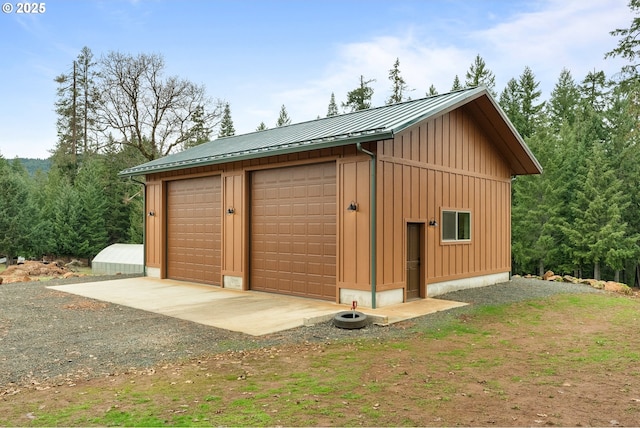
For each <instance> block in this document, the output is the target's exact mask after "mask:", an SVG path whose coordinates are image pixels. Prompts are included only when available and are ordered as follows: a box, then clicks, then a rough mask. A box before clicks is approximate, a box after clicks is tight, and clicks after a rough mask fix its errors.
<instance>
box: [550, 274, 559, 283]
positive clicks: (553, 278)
mask: <svg viewBox="0 0 640 428" xmlns="http://www.w3.org/2000/svg"><path fill="white" fill-rule="evenodd" d="M547 281H555V282H562V277H561V276H560V275H551V276H550V277H549V278H547Z"/></svg>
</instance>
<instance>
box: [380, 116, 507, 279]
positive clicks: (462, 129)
mask: <svg viewBox="0 0 640 428" xmlns="http://www.w3.org/2000/svg"><path fill="white" fill-rule="evenodd" d="M510 179H511V171H510V168H509V166H508V164H507V163H506V161H505V160H504V159H503V158H502V157H501V156H500V154H499V152H498V151H497V150H496V149H495V146H494V145H493V143H492V141H490V140H489V138H488V136H487V133H486V132H485V131H484V130H483V129H482V128H481V127H479V126H478V125H477V123H476V121H475V119H474V118H473V116H471V115H470V114H468V113H467V112H465V111H464V110H462V109H458V110H455V111H452V112H450V113H447V114H444V115H442V116H440V117H437V118H434V119H431V120H428V121H425V122H422V123H420V124H418V125H416V126H414V127H412V128H410V129H408V130H406V131H403V132H402V133H400V134H399V135H398V136H396V137H395V138H394V140H387V141H384V142H381V143H379V144H378V204H379V205H378V226H377V228H378V229H377V230H378V263H377V277H378V289H379V290H385V289H391V288H398V287H402V286H404V283H405V280H406V269H405V260H404V253H405V247H406V237H405V228H406V223H407V222H410V221H411V222H412V221H423V222H425V223H428V221H429V220H431V219H434V220H436V221H437V222H438V223H439V224H440V223H441V212H442V210H443V209H453V210H468V211H470V212H471V221H472V232H471V233H472V237H471V241H470V242H464V243H448V242H442V241H441V238H440V233H441V229H440V226H438V227H425V233H426V240H425V242H426V247H427V248H426V251H425V258H426V263H427V265H426V268H425V276H426V278H425V281H426V282H427V284H428V283H429V282H440V281H446V280H452V279H459V278H464V277H471V276H479V275H486V274H491V273H497V272H507V271H509V270H510V269H511V254H510V253H511V238H510V236H511V231H510V218H511V217H510V205H511V180H510Z"/></svg>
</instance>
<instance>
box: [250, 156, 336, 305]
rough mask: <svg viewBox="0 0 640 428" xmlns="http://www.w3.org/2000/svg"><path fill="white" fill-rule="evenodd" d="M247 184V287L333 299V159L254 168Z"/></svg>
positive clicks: (334, 247) (334, 275)
mask: <svg viewBox="0 0 640 428" xmlns="http://www.w3.org/2000/svg"><path fill="white" fill-rule="evenodd" d="M251 186H252V187H251V244H250V245H251V247H250V248H251V250H250V252H251V257H250V263H251V266H250V272H251V277H250V287H251V288H252V289H254V290H261V291H269V292H275V293H285V294H292V295H295V296H304V297H312V298H316V299H325V300H335V298H336V165H335V163H323V164H316V165H305V166H296V167H288V168H278V169H270V170H262V171H256V172H254V173H253V174H252V184H251Z"/></svg>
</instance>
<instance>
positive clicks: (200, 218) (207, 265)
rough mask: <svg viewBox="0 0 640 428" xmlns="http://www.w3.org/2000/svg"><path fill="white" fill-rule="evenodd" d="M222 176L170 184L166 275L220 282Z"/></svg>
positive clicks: (168, 191)
mask: <svg viewBox="0 0 640 428" xmlns="http://www.w3.org/2000/svg"><path fill="white" fill-rule="evenodd" d="M221 217H222V205H221V179H220V176H219V175H216V176H212V177H200V178H192V179H188V180H176V181H170V182H168V183H167V276H168V277H169V278H171V279H178V280H184V281H195V282H202V283H206V284H215V285H219V284H220V283H221V273H220V271H221V253H222V249H221V230H222V227H221V221H222V218H221Z"/></svg>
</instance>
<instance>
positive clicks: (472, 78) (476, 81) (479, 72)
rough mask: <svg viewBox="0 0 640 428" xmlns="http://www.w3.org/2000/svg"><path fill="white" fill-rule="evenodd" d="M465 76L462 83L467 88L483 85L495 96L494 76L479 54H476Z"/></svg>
mask: <svg viewBox="0 0 640 428" xmlns="http://www.w3.org/2000/svg"><path fill="white" fill-rule="evenodd" d="M465 77H466V79H465V82H464V84H465V86H466V87H467V88H472V87H475V86H485V87H486V88H487V90H488V91H489V93H490V94H491V95H493V96H494V97H496V96H497V94H496V92H495V89H494V88H495V86H496V78H495V76H494V74H493V72H492V71H491V70H489V69H488V68H487V64H486V63H485V62H484V59H482V57H481V56H480V54H478V55H476V58H475V59H474V61H473V63H472V64H471V66H470V67H469V70H467V73H466V75H465Z"/></svg>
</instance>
